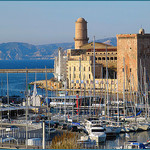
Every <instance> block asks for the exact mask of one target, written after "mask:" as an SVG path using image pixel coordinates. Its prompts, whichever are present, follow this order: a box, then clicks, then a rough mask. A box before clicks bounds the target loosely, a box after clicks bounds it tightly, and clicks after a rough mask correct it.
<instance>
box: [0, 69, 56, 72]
mask: <svg viewBox="0 0 150 150" xmlns="http://www.w3.org/2000/svg"><path fill="white" fill-rule="evenodd" d="M46 71H47V73H53V72H54V69H53V68H47V69H46ZM46 71H45V69H0V73H26V72H28V73H35V72H38V73H44V72H46Z"/></svg>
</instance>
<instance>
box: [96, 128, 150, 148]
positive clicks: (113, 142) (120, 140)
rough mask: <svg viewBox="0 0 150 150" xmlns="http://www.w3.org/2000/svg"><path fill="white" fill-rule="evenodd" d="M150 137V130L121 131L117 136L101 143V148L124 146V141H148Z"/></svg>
mask: <svg viewBox="0 0 150 150" xmlns="http://www.w3.org/2000/svg"><path fill="white" fill-rule="evenodd" d="M149 138H150V131H143V132H131V133H127V134H126V133H121V134H119V135H118V136H117V137H116V138H111V139H107V140H106V142H105V143H101V144H100V145H99V146H98V148H100V149H113V148H116V147H118V146H123V145H124V142H128V141H138V142H146V141H147V140H148V139H149Z"/></svg>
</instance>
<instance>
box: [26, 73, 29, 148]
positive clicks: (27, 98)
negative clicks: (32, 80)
mask: <svg viewBox="0 0 150 150" xmlns="http://www.w3.org/2000/svg"><path fill="white" fill-rule="evenodd" d="M28 101H29V99H28V70H26V149H27V148H28Z"/></svg>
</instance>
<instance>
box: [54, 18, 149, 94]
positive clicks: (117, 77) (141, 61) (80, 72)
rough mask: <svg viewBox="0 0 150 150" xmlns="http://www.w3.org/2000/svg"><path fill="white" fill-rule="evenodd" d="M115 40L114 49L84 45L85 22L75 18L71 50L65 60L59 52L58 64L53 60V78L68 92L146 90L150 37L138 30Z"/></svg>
mask: <svg viewBox="0 0 150 150" xmlns="http://www.w3.org/2000/svg"><path fill="white" fill-rule="evenodd" d="M116 37H117V47H116V46H112V45H109V44H107V43H98V42H90V43H88V40H89V38H88V32H87V21H86V20H85V19H84V18H79V19H78V20H77V21H76V22H75V38H74V41H75V49H68V50H67V56H62V55H63V54H62V53H63V52H62V51H61V50H59V55H60V56H61V57H60V58H61V60H60V58H57V61H56V59H55V67H54V68H55V70H58V71H55V78H58V77H59V80H65V81H67V87H68V88H70V89H80V88H81V89H83V90H84V89H86V90H91V89H93V88H95V89H96V90H106V89H108V90H109V91H112V92H116V91H117V90H118V91H120V92H122V91H123V90H126V91H129V90H130V91H131V90H132V91H137V90H146V89H147V88H148V84H147V83H148V81H149V75H150V67H149V57H150V34H146V33H145V31H144V29H142V28H141V29H140V30H139V33H137V34H117V35H116ZM94 49H95V54H94ZM94 56H95V58H94ZM60 62H61V63H60ZM94 62H95V63H94ZM94 64H95V65H94ZM59 65H60V66H59ZM64 66H65V67H64ZM94 66H95V67H94ZM58 68H59V69H58ZM61 68H63V71H61V72H60V70H61ZM94 68H95V69H94ZM61 76H62V78H61ZM94 76H95V78H94ZM94 80H95V85H94V83H93V82H94ZM106 85H107V86H106ZM94 86H95V87H94Z"/></svg>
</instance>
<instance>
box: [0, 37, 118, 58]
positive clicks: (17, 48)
mask: <svg viewBox="0 0 150 150" xmlns="http://www.w3.org/2000/svg"><path fill="white" fill-rule="evenodd" d="M96 42H102V43H103V42H107V43H108V44H111V45H113V46H116V45H117V40H116V38H115V37H112V38H105V39H100V40H96ZM59 47H62V48H63V49H64V50H66V49H69V48H71V49H73V48H74V43H55V44H45V45H32V44H28V43H20V42H8V43H2V44H0V60H22V59H50V58H53V57H55V56H57V50H58V48H59Z"/></svg>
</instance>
